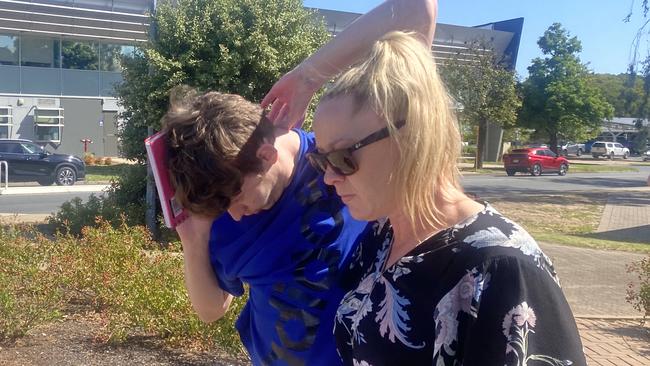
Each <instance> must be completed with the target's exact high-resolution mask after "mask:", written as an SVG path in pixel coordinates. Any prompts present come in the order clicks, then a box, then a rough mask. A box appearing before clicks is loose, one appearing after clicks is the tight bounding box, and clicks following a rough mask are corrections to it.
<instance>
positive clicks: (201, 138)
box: [163, 92, 367, 365]
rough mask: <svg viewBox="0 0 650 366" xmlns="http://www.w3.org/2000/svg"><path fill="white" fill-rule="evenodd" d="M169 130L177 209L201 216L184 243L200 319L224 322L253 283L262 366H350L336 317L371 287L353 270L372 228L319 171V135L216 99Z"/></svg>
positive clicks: (243, 322) (250, 322)
mask: <svg viewBox="0 0 650 366" xmlns="http://www.w3.org/2000/svg"><path fill="white" fill-rule="evenodd" d="M163 123H164V129H165V131H166V132H167V136H168V139H169V146H170V151H169V153H170V170H171V177H172V184H173V185H174V186H175V188H176V197H177V198H178V199H179V201H180V203H181V204H183V206H184V207H186V208H188V209H189V210H190V211H191V212H192V213H193V214H192V215H191V216H190V218H189V219H188V220H187V221H186V222H184V223H182V224H181V225H179V226H178V227H177V232H178V234H179V236H180V238H181V241H182V243H183V252H184V255H185V281H186V286H187V289H188V292H189V296H190V300H191V301H192V304H193V306H194V308H195V310H196V311H197V313H198V314H199V317H200V318H201V319H202V320H203V321H206V322H211V321H214V320H216V319H218V318H220V317H221V316H222V315H223V314H224V313H225V312H226V311H227V309H228V306H229V304H230V301H231V299H232V297H233V296H240V295H242V294H243V293H244V287H243V284H244V283H246V284H247V285H248V286H249V296H250V297H249V300H248V303H247V304H246V307H245V308H244V310H243V311H242V313H241V314H240V316H239V319H238V321H237V324H236V327H237V329H238V331H239V334H240V336H241V340H242V342H243V344H244V345H245V346H246V349H247V350H248V352H249V355H250V357H251V360H252V361H253V364H255V365H274V364H283V365H285V364H288V365H336V364H340V362H341V361H340V359H339V357H338V355H337V353H336V349H335V345H334V339H333V336H332V326H333V322H334V314H335V311H336V308H337V306H338V304H339V302H340V300H341V298H342V297H343V295H344V294H345V292H347V291H348V290H350V289H351V287H350V286H352V285H353V284H355V283H356V282H358V281H359V278H356V277H355V275H354V274H352V271H349V270H348V268H349V267H350V266H351V264H352V263H353V262H355V259H354V258H353V257H354V253H355V250H356V248H357V246H358V242H357V238H358V237H359V236H360V234H362V233H363V231H364V230H365V228H366V226H367V224H366V223H365V222H360V221H356V220H354V219H352V218H351V216H350V214H349V212H348V210H347V208H346V207H345V206H344V205H343V204H342V203H341V201H340V199H339V198H338V196H337V195H336V194H335V193H334V192H333V191H332V190H330V189H328V188H327V186H326V185H325V184H324V183H323V181H322V177H321V176H320V175H319V174H318V172H317V171H316V170H315V169H313V168H312V166H311V165H310V164H309V163H308V161H307V159H306V154H307V152H308V151H311V150H313V149H314V146H315V141H314V137H313V135H312V134H308V133H306V132H304V131H300V130H292V131H286V130H284V129H277V128H275V127H274V126H273V125H272V124H271V123H270V121H268V120H267V119H266V117H264V115H263V110H262V109H261V107H259V106H258V105H255V104H253V103H251V102H248V101H246V100H245V99H244V98H242V97H240V96H237V95H231V94H221V93H216V92H210V93H206V94H204V95H200V96H190V97H188V98H186V101H185V104H181V105H176V106H173V107H172V109H171V110H170V111H169V112H168V113H167V115H166V116H165V118H164V119H163ZM226 211H227V213H226ZM215 217H216V220H215ZM213 220H214V223H213ZM346 283H349V285H346Z"/></svg>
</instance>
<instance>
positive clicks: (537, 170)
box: [530, 164, 542, 177]
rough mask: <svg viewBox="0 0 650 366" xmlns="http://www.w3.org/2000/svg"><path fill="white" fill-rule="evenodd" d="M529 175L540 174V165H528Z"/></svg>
mask: <svg viewBox="0 0 650 366" xmlns="http://www.w3.org/2000/svg"><path fill="white" fill-rule="evenodd" d="M530 175H533V176H536V177H537V176H539V175H542V166H541V165H539V164H535V165H533V166H532V167H530Z"/></svg>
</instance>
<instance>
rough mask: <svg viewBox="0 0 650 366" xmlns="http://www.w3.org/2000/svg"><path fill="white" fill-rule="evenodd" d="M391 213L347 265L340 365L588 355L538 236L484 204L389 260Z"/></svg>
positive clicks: (533, 360)
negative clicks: (357, 277) (354, 283)
mask: <svg viewBox="0 0 650 366" xmlns="http://www.w3.org/2000/svg"><path fill="white" fill-rule="evenodd" d="M392 239H393V238H392V228H391V226H390V223H389V222H383V223H382V222H379V223H377V224H376V227H375V231H374V235H373V236H372V237H370V238H368V239H367V240H366V241H365V242H364V243H363V244H362V248H361V250H362V251H366V252H365V253H361V258H365V261H364V260H361V261H360V262H358V263H357V264H356V268H352V270H353V271H354V270H356V271H362V272H363V275H362V277H361V278H363V279H362V281H361V283H360V284H359V285H358V287H357V288H356V289H355V290H353V291H351V292H349V293H348V294H347V295H346V296H345V297H344V299H343V301H342V302H341V304H340V306H339V308H338V312H337V315H336V322H335V328H334V333H335V336H336V342H337V347H338V350H339V354H340V356H341V358H342V359H343V361H344V364H346V365H354V366H357V365H358V366H379V365H409V366H410V365H434V366H441V365H465V366H468V365H482V366H485V365H499V366H502V365H518V366H523V365H528V366H536V365H585V364H586V362H585V356H584V353H583V350H582V344H581V342H580V337H579V335H578V330H577V327H576V323H575V320H574V318H573V315H572V313H571V309H570V308H569V305H568V303H567V301H566V299H565V297H564V294H563V293H562V290H561V289H560V284H559V281H558V278H557V276H556V275H555V271H554V270H553V266H552V264H551V262H550V260H549V258H548V257H546V256H545V255H544V254H543V253H542V251H541V250H540V248H539V246H538V245H537V243H536V242H535V240H534V239H533V238H532V237H531V236H530V235H529V234H528V233H527V232H526V231H525V230H524V229H523V228H521V227H520V226H519V225H517V224H515V223H514V222H512V221H510V220H508V219H507V218H505V217H503V216H502V215H501V214H499V213H498V212H497V211H496V210H494V208H492V207H491V206H490V205H489V204H485V208H484V210H483V211H482V212H480V213H478V214H477V215H475V216H473V217H470V218H468V219H466V220H465V221H463V222H461V223H459V224H458V225H455V226H453V227H450V228H448V229H446V230H443V231H441V232H439V233H437V234H436V235H435V236H433V237H432V238H430V239H428V240H426V241H425V242H424V243H422V244H420V245H419V246H417V247H416V248H415V249H413V250H412V251H411V252H410V253H408V254H407V255H405V256H404V257H402V258H401V259H400V260H399V261H397V262H396V263H395V264H393V265H392V266H390V267H388V268H384V263H385V261H386V260H387V258H388V256H389V252H390V246H391V243H392Z"/></svg>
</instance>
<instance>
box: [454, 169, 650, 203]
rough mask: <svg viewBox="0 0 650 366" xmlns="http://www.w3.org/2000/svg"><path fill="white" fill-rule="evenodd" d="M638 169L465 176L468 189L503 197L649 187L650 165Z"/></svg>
mask: <svg viewBox="0 0 650 366" xmlns="http://www.w3.org/2000/svg"><path fill="white" fill-rule="evenodd" d="M634 168H636V169H639V171H638V172H616V173H571V171H569V174H567V175H566V176H564V177H561V176H558V175H556V174H549V175H542V176H539V177H533V176H531V175H524V174H517V175H515V176H514V177H508V176H506V174H505V173H503V174H480V175H479V174H477V175H469V174H468V175H465V176H464V177H463V179H462V183H463V187H465V190H466V191H467V192H471V193H474V194H477V195H479V196H481V197H499V196H503V195H508V196H512V195H517V194H526V193H536V194H544V193H548V194H553V193H558V192H569V191H572V192H585V191H586V192H593V191H596V190H612V189H613V190H616V189H634V188H642V187H647V185H648V184H647V179H648V175H650V166H640V165H638V166H634Z"/></svg>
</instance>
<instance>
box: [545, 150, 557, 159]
mask: <svg viewBox="0 0 650 366" xmlns="http://www.w3.org/2000/svg"><path fill="white" fill-rule="evenodd" d="M546 156H550V157H552V158H556V157H557V155H555V153H554V152H553V151H551V150H546Z"/></svg>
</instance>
